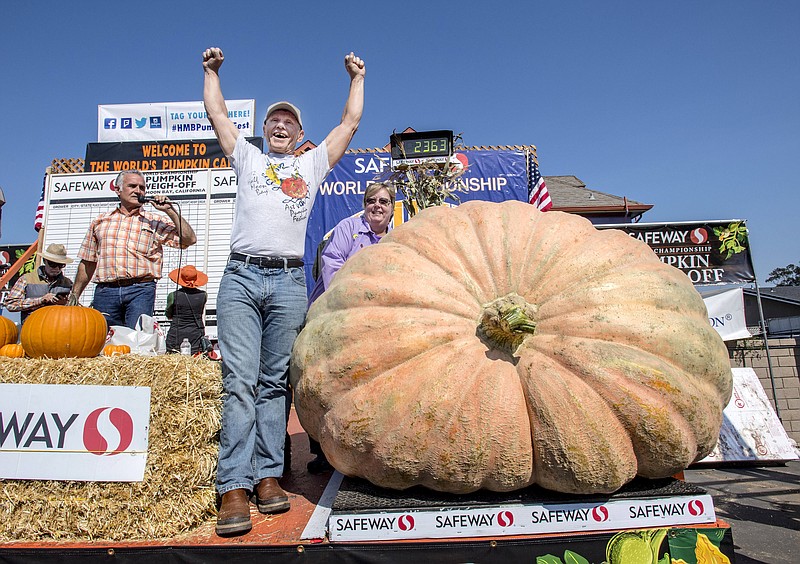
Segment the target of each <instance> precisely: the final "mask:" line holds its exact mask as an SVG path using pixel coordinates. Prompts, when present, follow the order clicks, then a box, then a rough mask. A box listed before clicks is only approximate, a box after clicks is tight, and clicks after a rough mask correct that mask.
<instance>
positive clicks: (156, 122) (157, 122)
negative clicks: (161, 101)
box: [150, 116, 161, 129]
mask: <svg viewBox="0 0 800 564" xmlns="http://www.w3.org/2000/svg"><path fill="white" fill-rule="evenodd" d="M150 129H161V116H150Z"/></svg>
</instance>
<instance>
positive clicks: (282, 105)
mask: <svg viewBox="0 0 800 564" xmlns="http://www.w3.org/2000/svg"><path fill="white" fill-rule="evenodd" d="M277 110H286V111H287V112H291V113H293V114H294V117H296V118H297V123H299V124H300V128H301V129H302V128H303V120H302V118H301V117H300V110H299V109H298V107H297V106H295V105H294V104H292V103H291V102H287V101H286V100H282V101H280V102H275V103H274V104H272V105H271V106H270V107H269V108H267V117H265V118H264V122H265V123H266V121H267V119H268V118H269V116H270V115H272V112H275V111H277Z"/></svg>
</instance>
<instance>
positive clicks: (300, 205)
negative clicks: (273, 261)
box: [230, 135, 330, 258]
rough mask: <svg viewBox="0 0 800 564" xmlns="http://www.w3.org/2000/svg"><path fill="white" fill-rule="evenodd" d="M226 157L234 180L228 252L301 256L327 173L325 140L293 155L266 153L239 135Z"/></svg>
mask: <svg viewBox="0 0 800 564" xmlns="http://www.w3.org/2000/svg"><path fill="white" fill-rule="evenodd" d="M230 161H231V166H232V167H233V170H234V172H236V178H237V182H238V187H237V190H236V211H235V213H234V217H233V228H232V229H231V252H235V253H243V254H246V255H252V256H262V257H287V258H302V257H303V253H304V251H305V236H306V225H307V224H308V217H309V215H311V207H312V206H313V205H314V199H315V198H316V195H317V191H318V190H319V185H320V184H321V183H322V181H323V180H324V179H325V176H326V175H327V174H328V172H329V171H330V169H329V168H328V146H327V145H326V143H325V142H324V141H323V142H322V144H321V145H320V146H319V147H317V148H315V149H312V150H311V151H308V152H306V153H303V154H302V155H300V156H299V157H295V156H294V155H280V154H275V153H268V154H264V153H262V152H261V151H260V150H259V149H258V148H257V147H255V146H253V145H252V144H250V143H248V141H247V139H246V138H245V136H244V135H239V137H238V138H237V139H236V146H235V147H234V149H233V155H230Z"/></svg>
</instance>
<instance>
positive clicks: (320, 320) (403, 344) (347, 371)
mask: <svg viewBox="0 0 800 564" xmlns="http://www.w3.org/2000/svg"><path fill="white" fill-rule="evenodd" d="M405 315H407V316H408V317H406V318H405V319H402V320H398V321H397V322H394V321H392V322H385V321H384V318H382V317H377V316H372V317H370V316H367V315H356V316H353V315H352V311H347V312H333V313H329V314H327V315H323V316H317V317H315V318H314V319H313V320H309V322H308V323H307V325H306V328H305V329H304V330H303V332H301V334H300V335H299V336H298V338H297V340H296V341H295V345H294V349H293V354H292V360H291V366H290V378H291V382H292V386H293V387H295V392H296V399H295V402H296V404H298V405H300V406H301V407H300V408H299V409H298V411H297V412H298V415H300V416H301V418H300V419H301V423H302V424H303V427H304V428H305V429H306V430H307V431H308V433H309V434H310V435H311V436H312V437H314V438H316V437H317V436H318V435H317V429H318V428H319V426H320V425H321V418H322V415H323V414H324V411H325V410H327V409H328V406H330V405H332V404H333V403H335V402H336V401H338V398H339V397H340V396H341V394H343V393H345V392H347V391H348V390H349V389H350V388H352V387H353V386H358V385H362V384H363V383H364V382H367V381H369V380H371V379H373V378H374V377H375V376H377V372H376V367H378V366H381V367H382V368H381V370H385V369H386V366H385V364H384V362H385V359H386V358H387V357H391V358H394V359H395V360H396V364H397V365H402V364H403V363H405V362H406V361H408V360H409V359H411V358H413V357H415V356H417V355H419V354H421V353H423V352H425V351H427V350H428V349H430V348H431V347H433V346H435V345H436V344H437V343H439V344H447V343H450V342H451V341H452V340H453V339H454V338H456V337H457V335H458V334H459V332H458V327H461V328H462V330H463V328H466V327H469V326H470V324H471V322H469V321H467V320H463V319H460V318H457V317H456V318H454V317H452V316H447V315H441V314H439V312H435V311H432V310H405V311H404V316H405ZM356 330H362V331H365V332H367V333H369V334H373V335H381V342H380V344H378V345H373V346H370V347H360V350H359V351H358V354H357V356H355V358H354V356H353V352H352V347H353V342H352V341H351V340H350V339H344V340H342V339H341V338H340V335H342V334H343V333H344V334H347V333H349V332H350V331H356ZM314 359H318V361H317V362H312V360H314ZM347 359H349V361H348V360H347ZM303 367H305V371H304V372H303ZM331 374H335V375H336V377H335V378H333V379H331V378H330V376H331Z"/></svg>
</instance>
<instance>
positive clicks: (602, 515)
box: [592, 505, 608, 523]
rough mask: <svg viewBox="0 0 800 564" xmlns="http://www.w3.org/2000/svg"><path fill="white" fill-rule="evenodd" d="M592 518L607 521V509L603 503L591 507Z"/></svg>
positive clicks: (600, 521)
mask: <svg viewBox="0 0 800 564" xmlns="http://www.w3.org/2000/svg"><path fill="white" fill-rule="evenodd" d="M592 519H594V520H595V521H597V522H599V523H603V522H604V521H608V509H606V507H605V506H604V505H598V506H597V507H595V508H593V509H592Z"/></svg>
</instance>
